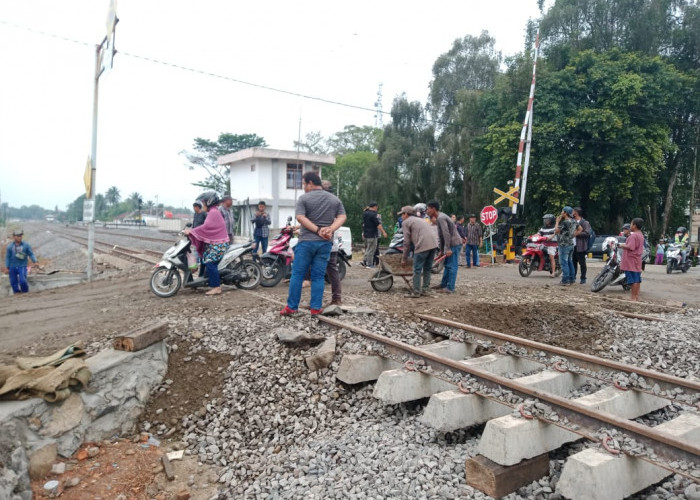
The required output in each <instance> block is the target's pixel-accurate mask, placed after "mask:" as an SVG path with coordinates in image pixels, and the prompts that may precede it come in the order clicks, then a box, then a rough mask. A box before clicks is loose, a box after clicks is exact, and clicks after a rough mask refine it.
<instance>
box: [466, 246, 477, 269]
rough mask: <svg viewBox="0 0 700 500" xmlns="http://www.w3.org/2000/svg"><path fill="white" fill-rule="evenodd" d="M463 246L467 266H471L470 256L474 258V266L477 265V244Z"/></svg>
mask: <svg viewBox="0 0 700 500" xmlns="http://www.w3.org/2000/svg"><path fill="white" fill-rule="evenodd" d="M465 248H466V250H465V254H466V256H467V267H472V257H473V260H474V266H475V267H479V245H465Z"/></svg>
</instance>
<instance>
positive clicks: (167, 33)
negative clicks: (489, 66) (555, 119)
mask: <svg viewBox="0 0 700 500" xmlns="http://www.w3.org/2000/svg"><path fill="white" fill-rule="evenodd" d="M108 7H109V0H62V1H60V2H57V1H55V0H2V1H1V2H0V195H1V197H2V201H6V202H8V203H9V204H10V205H11V206H16V207H19V206H21V205H23V204H26V205H29V204H34V203H36V204H39V205H41V206H43V207H45V208H53V207H54V206H58V207H59V208H60V209H65V207H66V205H67V204H68V203H70V202H71V201H73V200H74V199H75V198H77V197H78V196H80V195H81V194H83V193H84V187H83V180H82V178H83V172H84V169H85V164H86V160H87V157H88V154H89V153H90V144H91V125H92V95H93V87H92V82H93V71H94V57H95V56H94V54H95V49H94V46H95V44H96V43H98V42H100V41H101V40H102V38H103V36H104V32H105V19H106V17H107V11H108ZM117 15H118V17H119V24H118V26H117V29H116V48H117V50H118V51H119V52H120V53H118V54H117V55H116V56H115V59H114V69H113V70H112V71H111V72H110V73H109V74H107V75H106V76H103V77H102V78H101V79H100V99H99V126H98V138H99V139H98V149H97V177H96V191H97V192H98V193H104V192H105V191H107V189H108V188H109V187H110V186H117V187H118V188H119V190H120V192H121V194H122V197H123V198H127V197H128V196H129V194H131V193H132V192H134V191H137V192H139V193H141V195H142V196H143V199H144V200H153V201H155V200H156V197H157V198H158V201H159V202H160V203H165V204H167V205H174V206H189V205H190V203H191V201H192V200H193V199H194V198H195V196H196V195H197V194H198V193H199V191H200V190H199V189H198V188H195V187H193V186H191V183H192V182H194V181H197V180H202V179H203V178H204V173H203V171H193V172H192V171H189V170H188V169H187V168H186V167H185V166H184V158H183V157H182V156H180V155H179V152H180V151H182V150H184V149H191V147H192V143H193V140H194V138H195V137H204V138H208V139H216V138H217V137H218V135H219V133H221V132H230V133H234V134H244V133H255V134H258V135H259V136H262V137H264V138H265V140H266V141H267V143H268V145H269V146H270V147H271V148H276V149H293V143H294V141H295V140H296V139H297V135H298V129H299V118H300V117H301V134H302V137H303V136H304V135H305V134H306V133H308V132H310V131H320V132H321V133H323V134H324V135H330V134H333V133H334V132H337V131H339V130H342V128H343V127H344V126H345V125H358V126H362V125H374V123H375V119H374V116H373V115H374V113H373V112H372V111H360V110H354V109H351V108H348V107H342V106H337V105H332V104H327V103H323V102H318V101H314V100H309V99H304V98H301V97H297V96H293V95H288V94H284V93H278V92H273V91H270V90H265V89H262V88H257V87H254V86H249V85H244V84H241V83H237V82H235V81H232V80H243V81H246V82H251V83H255V84H259V85H262V86H268V87H274V88H278V89H283V90H287V91H289V92H294V93H299V94H304V95H309V96H314V97H320V98H324V99H328V100H333V101H339V102H343V103H348V104H352V105H356V106H362V107H367V108H373V106H374V102H375V101H376V100H377V89H378V86H379V84H380V83H383V99H382V105H383V109H384V111H387V112H388V111H390V109H391V103H392V100H393V98H394V97H396V96H397V95H400V94H401V93H406V95H407V97H408V98H409V99H411V100H418V101H420V102H422V103H425V101H426V98H427V95H428V85H429V83H430V80H431V70H432V65H433V63H434V62H435V59H436V58H437V57H438V56H439V55H440V54H442V53H444V52H447V51H448V50H449V49H450V47H451V45H452V42H453V41H454V40H455V39H457V38H461V37H463V36H465V35H478V34H479V33H480V32H481V30H488V31H489V33H490V34H491V35H492V36H494V37H495V38H496V42H497V49H498V50H500V51H501V52H502V53H503V54H504V55H511V54H515V53H517V52H520V51H522V50H523V48H524V36H525V27H526V23H527V20H528V18H537V17H538V15H539V12H538V10H537V0H488V1H485V0H461V1H447V0H434V1H431V2H406V1H389V0H386V1H376V0H374V1H369V0H355V1H353V2H334V1H328V0H319V1H316V0H309V1H297V2H291V1H289V0H286V1H282V0H279V1H278V0H269V1H264V0H260V1H257V2H242V1H224V0H216V1H214V0H198V1H196V2H193V1H191V0H190V1H184V0H169V1H167V2H165V1H154V0H119V2H118V4H117ZM29 29H31V30H34V31H30V30H29ZM38 31H43V32H46V33H48V34H52V35H57V36H59V37H63V38H67V39H71V40H75V41H77V42H79V43H75V42H72V41H67V40H64V39H62V38H55V37H52V36H49V35H48V34H41V33H38ZM144 58H150V59H154V60H158V61H162V62H164V63H169V65H168V64H159V63H156V62H153V61H149V60H145V59H144ZM172 65H178V66H184V67H187V68H191V69H195V70H201V71H203V72H205V73H210V74H214V75H218V76H221V77H226V78H219V77H217V76H211V75H207V74H202V73H196V72H192V71H186V70H183V69H179V68H176V67H173V66H172ZM528 91H529V89H528V88H523V89H522V93H523V95H527V93H528ZM524 112H525V110H523V114H524ZM384 120H385V123H386V122H388V121H389V119H388V117H386V116H385V118H384ZM513 144H514V146H513V147H514V154H513V158H514V161H515V152H516V150H515V148H516V147H517V137H514V139H513Z"/></svg>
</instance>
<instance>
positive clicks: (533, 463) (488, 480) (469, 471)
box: [465, 453, 549, 498]
mask: <svg viewBox="0 0 700 500" xmlns="http://www.w3.org/2000/svg"><path fill="white" fill-rule="evenodd" d="M465 469H466V471H465V472H466V479H467V484H468V485H469V486H471V487H473V488H476V489H477V490H479V491H483V492H484V493H486V494H487V495H489V496H491V497H493V498H500V497H503V496H505V495H508V494H510V493H513V492H514V491H516V490H518V489H519V488H522V487H523V486H527V485H528V484H530V483H532V482H533V481H537V480H538V479H541V478H542V477H544V476H547V475H549V455H548V454H547V453H544V454H542V455H539V456H537V457H534V458H530V459H527V460H523V461H521V462H520V463H518V464H515V465H510V466H504V465H499V464H497V463H496V462H494V461H492V460H489V459H488V458H486V457H484V456H483V455H477V456H475V457H473V458H470V459H469V460H467V463H466V466H465Z"/></svg>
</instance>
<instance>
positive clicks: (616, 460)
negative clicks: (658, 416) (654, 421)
mask: <svg viewBox="0 0 700 500" xmlns="http://www.w3.org/2000/svg"><path fill="white" fill-rule="evenodd" d="M656 430H658V431H661V432H664V433H667V434H669V435H671V436H673V437H675V438H681V439H683V440H688V441H694V442H699V441H700V415H697V414H695V413H683V414H681V415H679V416H678V417H676V418H675V419H673V420H671V421H669V422H664V423H662V424H659V425H658V426H657V427H656ZM669 475H671V474H670V473H669V472H668V471H667V470H665V469H662V468H661V467H657V466H656V465H653V464H651V463H649V462H646V461H644V460H640V459H638V458H634V457H630V456H627V455H617V456H615V455H611V454H610V453H607V452H605V451H603V450H600V449H596V448H588V449H586V450H584V451H581V452H579V453H576V454H575V455H572V456H570V457H569V458H568V460H567V461H566V464H565V465H564V469H563V470H562V474H561V478H560V480H559V483H558V484H557V492H558V493H560V494H561V495H563V496H565V497H566V498H577V499H583V500H622V499H623V498H626V497H628V496H630V495H632V494H634V493H636V492H638V491H640V490H643V489H644V488H647V487H649V486H651V485H652V484H655V483H658V482H659V481H661V480H662V479H663V478H665V477H667V476H669Z"/></svg>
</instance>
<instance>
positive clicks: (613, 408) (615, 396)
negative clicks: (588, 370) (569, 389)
mask: <svg viewBox="0 0 700 500" xmlns="http://www.w3.org/2000/svg"><path fill="white" fill-rule="evenodd" d="M575 401H576V402H578V403H580V404H583V405H585V406H587V407H589V408H592V409H596V410H603V411H605V412H608V413H612V414H613V415H616V416H618V417H623V418H636V417H639V416H641V415H645V414H647V413H650V412H652V411H655V410H658V409H660V408H663V407H664V406H666V405H667V404H668V401H667V400H666V399H663V398H659V397H656V396H652V395H649V394H644V393H640V392H637V391H620V390H619V389H616V388H614V387H606V388H605V389H602V390H600V391H597V392H595V393H593V394H589V395H587V396H584V397H581V398H577V399H576V400H575ZM577 439H580V436H579V435H578V434H576V433H573V432H571V431H568V430H565V429H562V428H560V427H557V426H555V425H549V424H546V423H543V422H541V421H539V420H536V419H535V420H526V419H523V418H520V417H515V416H512V415H506V416H504V417H500V418H496V419H493V420H489V421H488V422H487V423H486V428H485V429H484V433H483V434H482V436H481V440H480V441H479V453H481V454H482V455H484V456H485V457H487V458H488V459H490V460H492V461H494V462H496V463H497V464H500V465H515V464H517V463H518V462H520V461H521V460H523V459H525V458H532V457H536V456H537V455H541V454H543V453H548V452H550V451H552V450H555V449H557V448H559V447H560V446H562V445H563V444H566V443H569V442H572V441H576V440H577Z"/></svg>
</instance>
